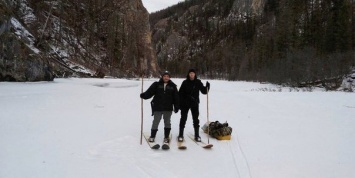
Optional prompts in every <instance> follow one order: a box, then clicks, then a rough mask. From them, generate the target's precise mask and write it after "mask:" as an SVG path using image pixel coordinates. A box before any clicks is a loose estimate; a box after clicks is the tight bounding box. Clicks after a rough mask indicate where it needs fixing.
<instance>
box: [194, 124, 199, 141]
mask: <svg viewBox="0 0 355 178" xmlns="http://www.w3.org/2000/svg"><path fill="white" fill-rule="evenodd" d="M199 128H200V127H194V129H195V141H196V142H201V137H200V134H199V130H198V129H199Z"/></svg>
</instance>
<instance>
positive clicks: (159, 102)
mask: <svg viewBox="0 0 355 178" xmlns="http://www.w3.org/2000/svg"><path fill="white" fill-rule="evenodd" d="M153 96H154V98H153V100H152V102H151V105H152V110H153V115H154V119H153V124H152V129H151V134H150V138H149V141H150V142H154V139H155V136H156V134H157V131H158V126H159V123H160V120H161V118H162V116H163V119H164V143H169V141H170V140H169V135H170V130H171V121H170V118H171V114H172V111H173V109H174V112H175V113H177V112H178V111H179V94H178V91H177V88H176V85H175V84H174V83H173V82H172V81H171V80H170V74H169V72H168V71H165V72H164V73H163V74H162V77H161V79H160V80H159V82H154V83H153V84H152V85H151V86H150V87H149V88H148V90H147V91H145V92H144V93H141V94H140V97H141V98H142V99H149V98H151V97H153ZM173 106H174V108H173Z"/></svg>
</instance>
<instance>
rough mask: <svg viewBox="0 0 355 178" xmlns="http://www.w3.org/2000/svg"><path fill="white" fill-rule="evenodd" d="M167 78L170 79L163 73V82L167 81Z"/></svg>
mask: <svg viewBox="0 0 355 178" xmlns="http://www.w3.org/2000/svg"><path fill="white" fill-rule="evenodd" d="M169 80H170V77H169V75H163V81H164V83H168V82H169Z"/></svg>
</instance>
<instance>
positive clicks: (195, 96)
mask: <svg viewBox="0 0 355 178" xmlns="http://www.w3.org/2000/svg"><path fill="white" fill-rule="evenodd" d="M200 91H201V93H202V94H207V87H205V86H203V84H202V82H201V80H200V79H197V76H196V75H195V79H194V80H190V78H189V75H187V78H186V80H184V81H183V82H182V84H181V87H180V89H179V98H180V107H181V108H182V107H185V108H186V107H196V106H198V104H199V103H200V96H199V95H200V93H199V92H200Z"/></svg>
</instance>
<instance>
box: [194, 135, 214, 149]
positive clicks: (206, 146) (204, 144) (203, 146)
mask: <svg viewBox="0 0 355 178" xmlns="http://www.w3.org/2000/svg"><path fill="white" fill-rule="evenodd" d="M188 137H189V138H190V139H191V140H192V141H194V142H195V143H196V144H197V145H199V146H201V147H202V148H212V147H213V145H212V144H207V143H205V142H203V141H202V140H201V142H197V141H196V140H195V138H194V137H195V136H194V135H192V134H188Z"/></svg>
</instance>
